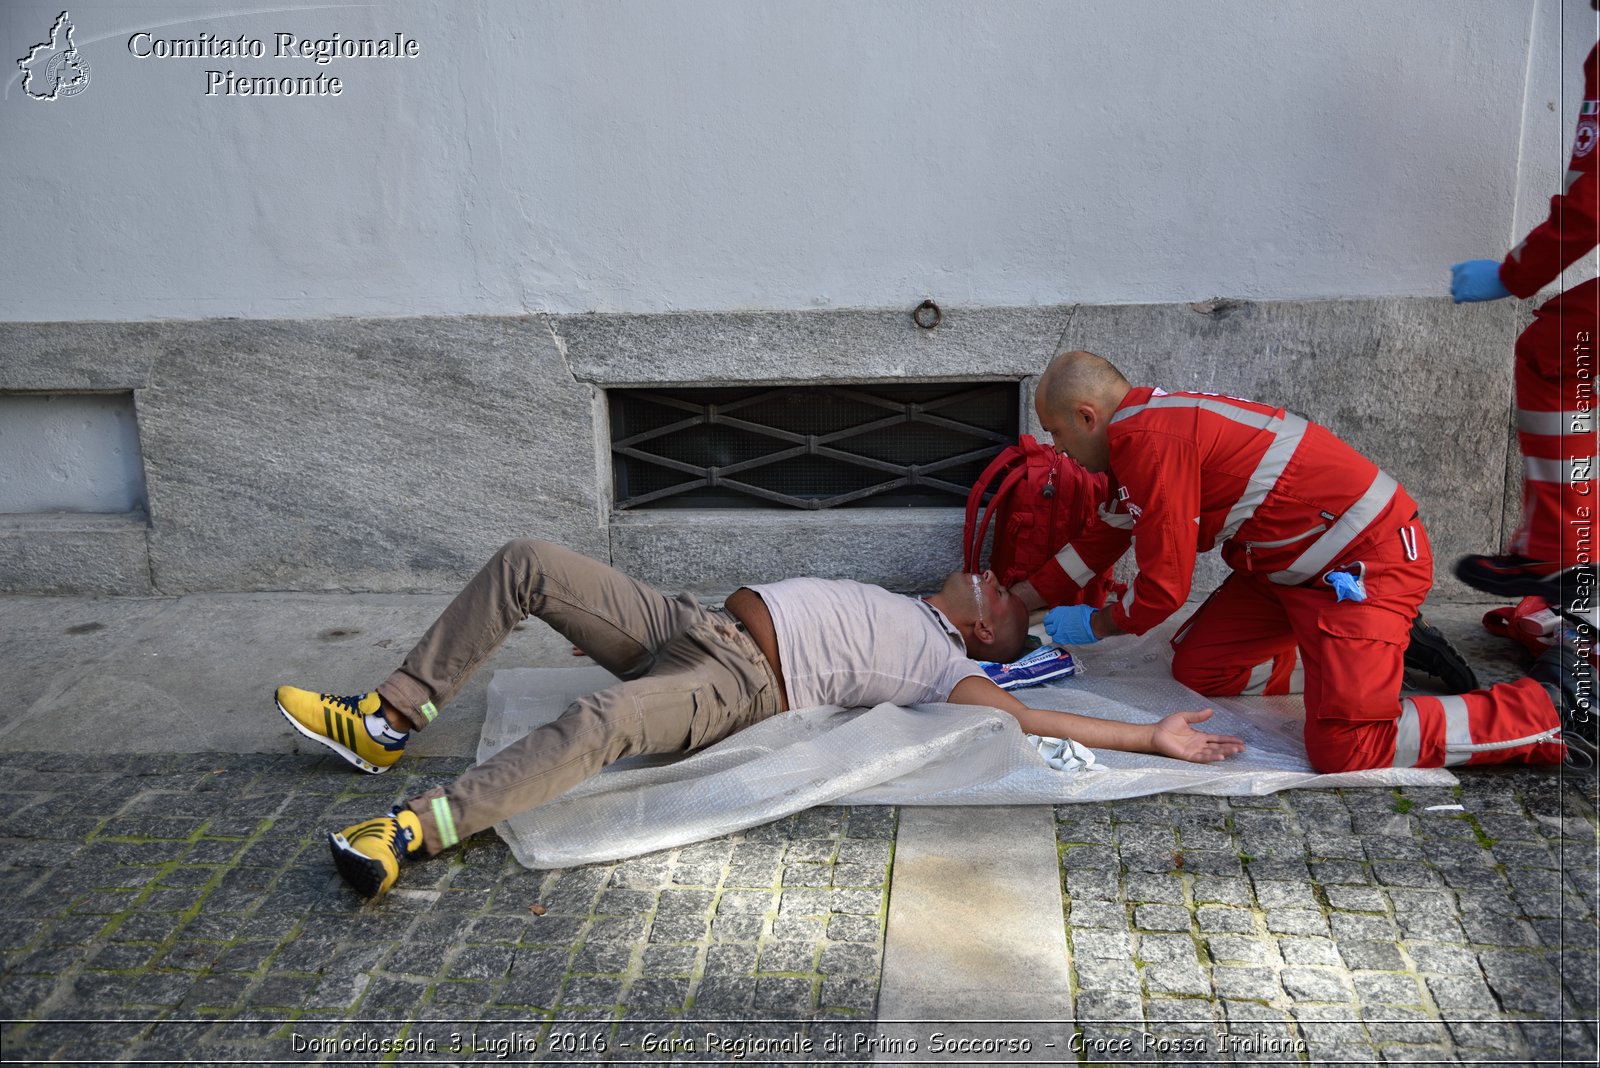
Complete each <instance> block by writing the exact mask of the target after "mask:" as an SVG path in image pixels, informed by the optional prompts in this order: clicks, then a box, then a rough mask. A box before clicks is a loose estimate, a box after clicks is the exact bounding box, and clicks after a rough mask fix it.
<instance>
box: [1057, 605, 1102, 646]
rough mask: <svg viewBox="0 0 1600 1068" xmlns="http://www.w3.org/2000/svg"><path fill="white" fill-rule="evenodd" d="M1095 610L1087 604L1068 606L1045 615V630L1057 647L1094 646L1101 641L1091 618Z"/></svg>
mask: <svg viewBox="0 0 1600 1068" xmlns="http://www.w3.org/2000/svg"><path fill="white" fill-rule="evenodd" d="M1092 615H1094V609H1093V608H1090V607H1089V606H1088V605H1086V604H1067V605H1062V606H1061V607H1060V608H1052V609H1050V611H1048V612H1046V613H1045V614H1044V630H1045V633H1046V634H1048V635H1050V640H1051V641H1053V642H1055V643H1056V644H1057V645H1092V644H1093V643H1095V642H1097V641H1099V640H1100V639H1099V638H1096V637H1095V636H1094V628H1093V627H1091V626H1090V625H1089V617H1090V616H1092Z"/></svg>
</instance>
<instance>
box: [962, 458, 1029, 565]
mask: <svg viewBox="0 0 1600 1068" xmlns="http://www.w3.org/2000/svg"><path fill="white" fill-rule="evenodd" d="M1027 477H1028V465H1027V464H1019V465H1018V466H1017V468H1016V469H1015V470H1013V471H1011V472H1008V473H1007V474H1006V477H1005V479H1004V480H1003V481H1001V483H1000V487H999V488H998V489H996V490H995V491H994V496H993V497H991V498H989V507H987V508H985V509H984V510H983V523H982V525H980V526H979V527H978V529H977V530H976V531H974V532H973V538H972V541H971V543H970V544H969V545H968V547H967V562H966V570H968V571H977V570H978V564H979V562H980V561H979V557H980V555H981V554H982V553H983V539H984V537H985V536H986V535H987V534H988V533H989V521H990V520H992V519H993V518H994V513H995V510H996V509H997V508H999V506H1000V503H1001V502H1002V501H1004V500H1005V499H1006V497H1007V496H1008V495H1009V494H1010V493H1011V491H1012V489H1014V488H1015V487H1016V485H1017V483H1018V482H1021V481H1022V480H1023V479H1025V478H1027Z"/></svg>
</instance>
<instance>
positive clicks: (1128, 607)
mask: <svg viewBox="0 0 1600 1068" xmlns="http://www.w3.org/2000/svg"><path fill="white" fill-rule="evenodd" d="M1122 610H1123V611H1124V612H1131V611H1133V587H1132V586H1129V587H1128V592H1127V593H1125V594H1123V595H1122Z"/></svg>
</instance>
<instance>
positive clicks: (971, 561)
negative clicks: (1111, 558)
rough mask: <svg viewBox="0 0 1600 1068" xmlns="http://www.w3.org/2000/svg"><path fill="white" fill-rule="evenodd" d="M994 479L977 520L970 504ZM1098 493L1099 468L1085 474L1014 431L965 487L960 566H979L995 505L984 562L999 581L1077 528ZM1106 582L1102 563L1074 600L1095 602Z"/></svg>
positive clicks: (1101, 496)
mask: <svg viewBox="0 0 1600 1068" xmlns="http://www.w3.org/2000/svg"><path fill="white" fill-rule="evenodd" d="M996 479H999V485H998V486H996V487H995V490H994V496H993V497H991V498H990V499H989V505H988V507H987V508H985V509H984V511H983V519H982V521H981V522H980V521H979V519H978V506H979V504H980V503H981V502H982V500H983V495H984V494H985V493H986V492H988V490H989V487H990V484H991V483H993V482H994V481H995V480H996ZM1105 496H1106V476H1105V475H1094V474H1090V473H1089V472H1088V471H1086V470H1084V468H1083V467H1082V465H1080V464H1079V463H1078V462H1077V461H1076V460H1074V459H1073V458H1072V457H1070V456H1066V455H1064V454H1062V453H1058V452H1056V451H1055V450H1054V449H1051V448H1047V447H1046V446H1044V445H1041V444H1039V443H1038V442H1037V441H1035V440H1034V439H1033V436H1032V435H1031V434H1024V435H1022V438H1021V440H1020V441H1018V443H1017V444H1015V445H1011V446H1008V447H1007V448H1005V449H1004V450H1002V451H1001V453H1000V455H999V456H996V457H995V458H994V460H992V461H991V462H990V464H989V466H988V467H987V468H985V469H984V472H983V474H981V475H979V476H978V480H977V481H976V482H974V483H973V484H972V490H971V492H969V493H968V494H967V524H966V528H965V530H964V531H963V532H962V543H963V545H964V546H965V552H966V562H965V564H964V567H965V568H966V570H968V571H980V570H982V566H981V564H980V558H981V556H982V555H983V539H984V537H985V536H986V535H987V534H988V532H989V522H990V520H992V519H994V518H995V515H996V513H998V514H999V519H1000V521H999V523H998V524H997V525H996V526H995V530H994V545H993V546H992V547H991V550H990V553H989V569H990V570H992V571H993V572H994V573H995V577H997V578H998V579H999V580H1000V581H1001V582H1002V583H1003V584H1005V585H1007V586H1009V585H1011V584H1012V583H1015V582H1021V581H1022V580H1023V579H1025V578H1027V577H1028V576H1029V575H1032V574H1033V573H1034V572H1035V571H1037V570H1038V569H1039V568H1040V566H1041V565H1043V564H1044V562H1045V561H1046V560H1048V559H1050V558H1051V557H1052V556H1054V555H1055V554H1056V553H1057V552H1059V551H1060V550H1061V547H1062V546H1063V545H1065V544H1067V542H1069V541H1071V540H1072V539H1073V538H1076V537H1077V536H1078V535H1079V534H1081V533H1083V528H1084V527H1086V526H1088V525H1089V520H1091V519H1093V518H1094V514H1095V508H1096V506H1097V505H1098V504H1099V503H1100V502H1101V501H1103V500H1105ZM1110 583H1111V570H1110V568H1107V569H1106V570H1105V571H1104V572H1102V573H1101V574H1100V575H1099V576H1098V577H1097V578H1095V580H1094V581H1093V582H1091V583H1089V586H1088V588H1087V589H1085V590H1084V595H1083V600H1082V602H1081V603H1083V604H1092V605H1095V606H1096V607H1099V606H1100V605H1103V604H1104V603H1105V598H1106V593H1107V592H1108V590H1110V588H1111V586H1110Z"/></svg>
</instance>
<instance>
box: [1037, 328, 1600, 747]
mask: <svg viewBox="0 0 1600 1068" xmlns="http://www.w3.org/2000/svg"><path fill="white" fill-rule="evenodd" d="M1035 406H1036V409H1037V411H1038V414H1039V420H1040V423H1041V424H1042V425H1043V427H1044V429H1045V430H1046V431H1048V432H1049V433H1050V434H1051V436H1052V437H1053V438H1054V440H1055V446H1056V448H1057V449H1058V450H1060V451H1062V452H1065V453H1067V454H1068V455H1070V456H1072V457H1073V458H1074V459H1076V460H1077V461H1078V462H1079V463H1081V464H1083V466H1084V467H1086V468H1088V469H1089V470H1090V471H1109V472H1110V476H1111V485H1112V487H1113V489H1112V496H1113V500H1111V501H1110V502H1109V503H1108V505H1107V506H1106V507H1104V508H1103V509H1102V510H1101V512H1100V515H1099V517H1098V518H1097V519H1096V520H1095V521H1094V522H1092V523H1091V524H1090V525H1089V527H1088V528H1087V529H1086V530H1085V531H1084V533H1083V534H1082V535H1081V536H1080V537H1078V538H1076V539H1074V540H1073V541H1072V542H1071V543H1069V544H1068V545H1067V546H1065V547H1064V548H1063V549H1062V550H1061V551H1060V553H1058V554H1057V555H1056V557H1055V559H1054V560H1052V561H1050V562H1048V563H1046V564H1045V565H1044V566H1043V567H1041V568H1040V569H1039V570H1038V571H1037V572H1035V574H1034V575H1033V576H1032V577H1031V578H1030V579H1029V580H1028V581H1027V582H1024V583H1019V584H1018V585H1017V586H1016V587H1014V592H1015V593H1017V594H1018V595H1019V596H1020V597H1021V598H1022V599H1023V601H1024V602H1025V603H1026V604H1028V605H1029V606H1030V607H1034V608H1038V607H1043V606H1044V605H1045V604H1056V605H1065V607H1060V608H1055V609H1053V610H1052V611H1051V612H1050V613H1049V614H1048V615H1047V616H1046V617H1045V626H1046V629H1047V630H1049V632H1050V634H1051V637H1053V638H1054V639H1055V640H1056V641H1059V642H1061V643H1063V644H1067V645H1076V644H1083V643H1085V642H1092V641H1097V640H1099V639H1101V638H1105V637H1108V636H1110V635H1113V634H1122V633H1127V634H1142V633H1144V632H1145V631H1147V630H1149V629H1150V628H1152V627H1154V626H1155V625H1156V624H1158V623H1160V622H1161V621H1163V620H1165V619H1166V618H1167V617H1168V616H1170V615H1172V613H1174V612H1175V611H1177V610H1178V609H1179V608H1180V607H1182V606H1183V604H1184V602H1185V600H1186V599H1187V598H1188V595H1189V588H1190V584H1191V582H1192V580H1193V575H1194V563H1195V555H1196V553H1197V552H1202V551H1206V550H1209V549H1210V548H1211V547H1212V546H1213V545H1216V544H1217V543H1219V542H1220V543H1221V545H1222V558H1223V560H1224V561H1225V562H1226V563H1227V564H1228V566H1229V567H1230V568H1232V569H1233V574H1231V575H1230V576H1229V577H1228V579H1227V581H1225V582H1224V583H1223V584H1222V585H1221V586H1220V587H1219V588H1218V589H1217V590H1216V591H1215V592H1214V593H1213V594H1212V595H1211V597H1210V599H1208V600H1207V601H1206V602H1205V604H1203V605H1202V606H1201V607H1200V608H1199V609H1198V610H1197V611H1196V612H1195V614H1194V616H1193V617H1192V618H1191V619H1190V620H1189V622H1188V623H1187V624H1185V626H1184V627H1183V628H1182V629H1181V630H1179V632H1178V633H1177V635H1176V636H1175V637H1174V638H1173V643H1172V644H1173V650H1174V656H1173V662H1172V673H1173V676H1174V677H1175V678H1176V679H1177V680H1178V681H1179V682H1182V683H1183V684H1184V685H1186V686H1189V687H1190V688H1192V689H1194V690H1197V691H1199V692H1200V693H1202V694H1212V695H1219V696H1221V695H1238V694H1286V693H1297V692H1303V693H1304V694H1305V703H1306V731H1305V740H1306V752H1307V755H1308V756H1309V757H1310V760H1311V763H1312V765H1313V766H1314V767H1315V768H1317V770H1319V771H1324V772H1335V771H1355V770H1360V769H1364V768H1376V767H1439V766H1442V765H1455V764H1468V763H1471V764H1487V763H1498V762H1503V761H1514V762H1526V763H1557V762H1560V761H1561V760H1562V758H1563V756H1564V755H1568V759H1569V760H1571V761H1572V762H1574V763H1592V758H1593V747H1592V744H1588V743H1585V742H1584V741H1583V740H1581V739H1579V738H1578V737H1576V735H1579V734H1582V733H1583V731H1582V730H1581V729H1578V728H1581V727H1582V726H1585V725H1589V723H1590V720H1589V707H1590V703H1591V698H1592V694H1593V674H1592V668H1591V667H1590V665H1589V664H1588V663H1587V662H1586V661H1583V660H1581V659H1580V658H1578V657H1577V656H1576V655H1575V654H1574V653H1573V651H1572V650H1571V649H1570V648H1568V647H1567V646H1566V645H1564V644H1560V643H1558V644H1557V645H1556V646H1555V647H1553V648H1552V649H1551V650H1550V651H1548V652H1547V653H1545V654H1544V655H1543V656H1541V657H1540V659H1539V661H1538V663H1536V664H1535V666H1534V669H1533V671H1531V672H1530V673H1529V675H1528V677H1526V678H1523V679H1519V680H1517V681H1515V682H1509V683H1502V684H1500V685H1498V686H1492V687H1490V688H1488V689H1484V690H1475V691H1473V692H1471V693H1465V694H1461V695H1459V696H1446V697H1432V696H1417V697H1408V698H1406V699H1404V700H1402V699H1401V698H1400V685H1401V676H1402V674H1403V671H1404V657H1405V650H1406V646H1407V642H1408V636H1409V633H1410V629H1411V623H1412V620H1413V618H1414V617H1415V616H1416V615H1417V611H1418V608H1419V607H1420V606H1421V604H1422V601H1423V598H1424V597H1425V596H1426V595H1427V593H1428V590H1429V589H1430V588H1431V587H1432V585H1433V555H1432V552H1431V550H1430V549H1429V545H1428V535H1427V532H1426V531H1425V530H1424V529H1423V526H1422V523H1421V521H1420V519H1419V518H1418V515H1417V505H1416V502H1415V501H1413V500H1412V499H1411V497H1410V495H1408V494H1407V493H1406V491H1405V490H1404V489H1403V488H1401V487H1400V485H1399V484H1398V483H1397V482H1396V481H1395V480H1394V479H1393V478H1391V477H1389V476H1388V475H1386V474H1384V472H1383V471H1381V470H1379V469H1378V467H1377V465H1376V464H1374V463H1373V462H1372V461H1370V460H1368V459H1367V458H1366V457H1364V456H1362V455H1361V454H1360V453H1358V452H1356V451H1355V450H1354V449H1353V448H1351V447H1350V446H1349V445H1347V444H1345V443H1344V442H1343V441H1341V440H1339V439H1338V438H1337V437H1335V436H1334V435H1333V433H1332V432H1331V431H1329V430H1327V429H1325V428H1324V427H1321V426H1318V425H1317V424H1315V423H1311V422H1308V421H1306V420H1305V419H1302V418H1300V417H1299V416H1297V415H1294V414H1292V413H1290V412H1287V411H1285V410H1284V409H1282V408H1274V407H1272V406H1271V405H1266V404H1257V403H1254V402H1252V401H1246V400H1238V399H1235V398H1232V397H1223V396H1218V395H1215V394H1209V393H1164V392H1162V391H1161V390H1158V389H1151V388H1149V387H1134V386H1131V385H1130V384H1129V383H1128V381H1127V379H1125V378H1124V377H1123V376H1122V374H1121V373H1120V372H1119V371H1117V369H1116V368H1115V367H1113V366H1112V365H1111V364H1110V363H1108V362H1107V361H1105V360H1104V359H1102V358H1100V357H1099V356H1096V355H1094V354H1092V353H1087V352H1069V353H1063V354H1061V355H1059V356H1057V357H1056V358H1055V359H1054V360H1053V361H1052V362H1051V364H1050V366H1049V368H1048V369H1047V370H1046V371H1045V373H1044V375H1043V376H1042V377H1041V378H1040V380H1039V388H1038V391H1037V395H1036V400H1035ZM1130 542H1131V543H1132V544H1133V547H1134V552H1135V556H1136V559H1137V562H1138V568H1139V570H1138V574H1137V576H1136V577H1135V578H1134V580H1133V582H1132V584H1131V585H1130V586H1129V588H1128V591H1127V593H1126V594H1125V595H1124V596H1123V597H1122V598H1121V599H1120V600H1119V601H1116V602H1114V603H1112V604H1110V605H1108V606H1106V607H1104V608H1101V609H1095V608H1094V607H1093V606H1090V605H1081V604H1067V602H1070V601H1072V600H1073V599H1074V598H1075V595H1076V594H1077V593H1078V591H1079V590H1080V589H1081V588H1082V587H1083V586H1084V585H1086V584H1087V583H1089V582H1090V581H1092V580H1093V578H1094V576H1095V575H1097V574H1099V573H1100V572H1101V571H1102V570H1103V569H1105V568H1107V567H1109V566H1110V565H1111V564H1112V563H1114V562H1115V561H1116V560H1117V559H1118V558H1119V557H1121V556H1122V554H1123V552H1124V551H1126V549H1127V548H1128V545H1129V543H1130ZM1564 726H1565V728H1566V729H1565V731H1564V730H1563V727H1564ZM1564 743H1565V744H1564Z"/></svg>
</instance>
